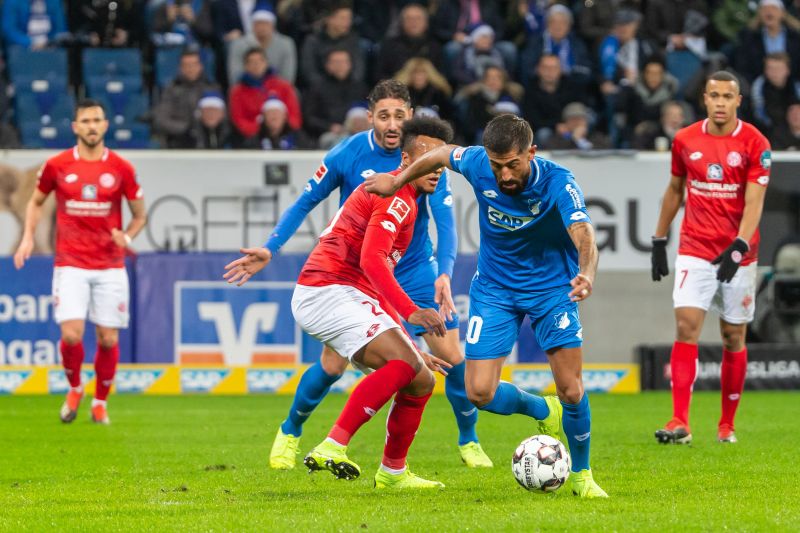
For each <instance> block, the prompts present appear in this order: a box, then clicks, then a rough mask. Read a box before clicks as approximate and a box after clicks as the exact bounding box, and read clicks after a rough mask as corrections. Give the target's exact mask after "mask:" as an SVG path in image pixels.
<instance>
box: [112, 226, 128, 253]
mask: <svg viewBox="0 0 800 533" xmlns="http://www.w3.org/2000/svg"><path fill="white" fill-rule="evenodd" d="M111 239H112V240H113V241H114V244H116V245H117V246H119V247H120V248H127V247H128V243H129V242H130V241H129V240H128V239H130V237H128V238H127V239H126V238H125V232H124V231H122V230H121V229H119V228H114V229H112V230H111Z"/></svg>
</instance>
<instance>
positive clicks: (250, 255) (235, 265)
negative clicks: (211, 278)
mask: <svg viewBox="0 0 800 533" xmlns="http://www.w3.org/2000/svg"><path fill="white" fill-rule="evenodd" d="M239 252H241V253H243V254H244V256H242V257H240V258H239V259H236V260H235V261H231V262H230V263H228V264H227V265H225V273H224V274H223V275H222V277H223V278H225V279H226V280H227V281H228V283H236V285H237V286H238V287H241V286H242V285H244V284H245V283H246V282H247V280H249V279H250V278H252V277H253V275H254V274H256V273H257V272H260V271H261V269H263V268H264V267H265V266H267V265H268V264H269V262H270V261H271V260H272V252H270V251H269V250H268V249H267V248H242V249H241V250H239Z"/></svg>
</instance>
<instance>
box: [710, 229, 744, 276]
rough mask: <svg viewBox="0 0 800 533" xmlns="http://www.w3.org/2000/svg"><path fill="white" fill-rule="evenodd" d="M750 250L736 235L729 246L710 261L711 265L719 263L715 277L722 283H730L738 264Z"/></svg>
mask: <svg viewBox="0 0 800 533" xmlns="http://www.w3.org/2000/svg"><path fill="white" fill-rule="evenodd" d="M749 250H750V245H749V244H747V242H746V241H745V240H744V239H742V238H741V237H736V240H734V241H733V242H732V243H731V245H730V246H728V247H727V248H725V251H724V252H722V253H721V254H719V255H718V256H717V258H716V259H714V260H713V261H711V264H712V265H719V268H718V269H717V279H718V280H719V281H722V282H724V283H730V282H731V280H732V279H733V276H735V275H736V271H737V270H739V264H740V263H741V262H742V259H743V258H744V254H746V253H747V252H748V251H749Z"/></svg>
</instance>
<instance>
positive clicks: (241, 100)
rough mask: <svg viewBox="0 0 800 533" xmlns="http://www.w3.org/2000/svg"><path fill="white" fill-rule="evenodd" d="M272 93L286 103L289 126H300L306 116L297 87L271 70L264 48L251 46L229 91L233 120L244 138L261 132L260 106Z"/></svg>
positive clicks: (295, 127)
mask: <svg viewBox="0 0 800 533" xmlns="http://www.w3.org/2000/svg"><path fill="white" fill-rule="evenodd" d="M271 95H274V96H276V97H278V98H279V99H280V100H281V101H283V102H284V104H285V105H286V107H287V109H288V120H289V125H290V127H291V128H292V129H294V130H298V129H300V128H301V127H302V125H303V117H302V114H301V112H300V103H299V102H298V100H297V93H296V92H295V88H294V87H293V86H292V85H291V84H290V83H289V82H288V81H286V80H284V79H283V78H281V77H280V76H278V75H277V74H274V73H273V72H272V70H271V69H270V68H269V62H268V61H267V54H266V53H265V52H264V50H263V49H261V48H257V47H254V48H251V49H249V50H248V51H246V52H245V53H244V74H242V77H241V78H240V79H239V83H237V84H236V85H234V86H233V88H232V89H231V92H230V106H231V122H233V126H234V128H236V133H238V134H239V135H241V137H242V138H248V137H253V136H254V135H256V134H257V133H258V130H259V125H260V124H259V117H260V116H261V107H262V106H263V105H264V102H265V101H266V100H267V98H268V97H269V96H271Z"/></svg>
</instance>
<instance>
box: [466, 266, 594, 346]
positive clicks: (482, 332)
mask: <svg viewBox="0 0 800 533" xmlns="http://www.w3.org/2000/svg"><path fill="white" fill-rule="evenodd" d="M570 290H571V288H570V287H569V285H567V286H566V287H558V288H556V289H548V290H545V291H542V292H534V293H520V292H515V291H511V290H509V289H507V288H505V287H501V286H500V285H497V284H495V283H493V282H491V281H489V280H487V279H485V278H484V277H481V276H479V275H478V274H475V277H474V278H472V284H471V285H470V289H469V325H468V326H467V337H466V338H467V345H466V356H467V359H497V358H498V357H505V356H507V355H508V354H510V353H511V350H512V349H513V348H514V343H515V342H516V341H517V336H518V335H519V328H520V326H521V325H522V320H523V319H524V318H525V315H528V317H529V318H530V320H531V328H532V329H533V334H534V336H535V337H536V341H537V342H538V343H539V346H541V347H542V350H545V351H547V350H551V349H553V348H577V347H579V346H581V344H582V343H583V329H582V327H581V321H580V317H579V316H578V305H577V304H576V303H575V302H573V301H571V300H570V299H569V296H568V294H569V292H570Z"/></svg>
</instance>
